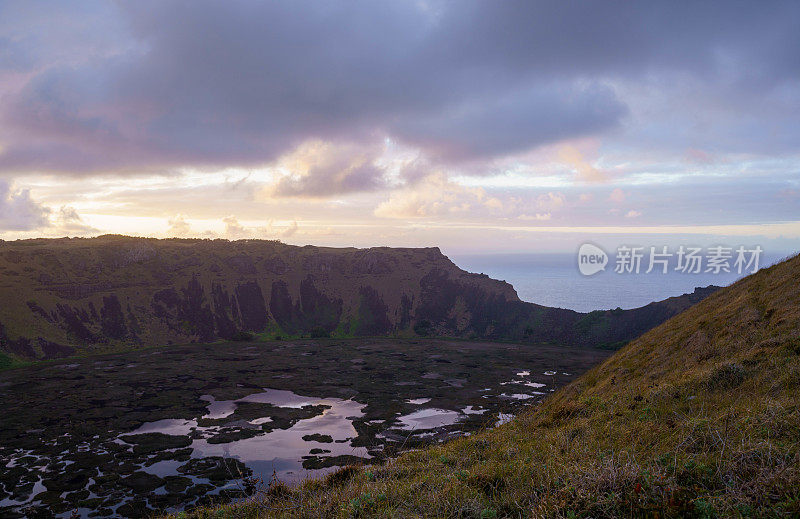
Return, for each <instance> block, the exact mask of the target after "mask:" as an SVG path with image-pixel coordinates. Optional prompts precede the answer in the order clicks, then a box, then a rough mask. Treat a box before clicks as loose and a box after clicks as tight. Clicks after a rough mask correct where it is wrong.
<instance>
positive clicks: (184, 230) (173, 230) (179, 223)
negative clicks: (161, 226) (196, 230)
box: [167, 214, 192, 237]
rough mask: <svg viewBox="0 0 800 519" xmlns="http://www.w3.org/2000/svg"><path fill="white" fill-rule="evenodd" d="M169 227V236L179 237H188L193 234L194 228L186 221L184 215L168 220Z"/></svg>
mask: <svg viewBox="0 0 800 519" xmlns="http://www.w3.org/2000/svg"><path fill="white" fill-rule="evenodd" d="M167 223H168V225H169V227H168V228H167V236H170V237H178V236H187V235H189V234H191V232H192V226H191V225H189V222H187V221H186V217H185V216H184V215H182V214H176V215H175V216H174V217H172V218H170V219H169V220H167Z"/></svg>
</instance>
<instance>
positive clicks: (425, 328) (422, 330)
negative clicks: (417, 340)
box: [414, 319, 433, 336]
mask: <svg viewBox="0 0 800 519" xmlns="http://www.w3.org/2000/svg"><path fill="white" fill-rule="evenodd" d="M432 327H433V325H432V324H431V322H430V321H428V320H427V319H423V320H421V321H418V322H417V324H415V325H414V333H416V334H417V335H422V336H425V335H428V334H430V333H431V328H432Z"/></svg>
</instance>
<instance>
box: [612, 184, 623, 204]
mask: <svg viewBox="0 0 800 519" xmlns="http://www.w3.org/2000/svg"><path fill="white" fill-rule="evenodd" d="M626 196H627V195H626V194H625V191H623V190H622V189H620V188H618V187H616V188H614V190H613V191H612V192H611V194H610V195H608V201H609V202H615V203H620V202H624V201H625V197H626Z"/></svg>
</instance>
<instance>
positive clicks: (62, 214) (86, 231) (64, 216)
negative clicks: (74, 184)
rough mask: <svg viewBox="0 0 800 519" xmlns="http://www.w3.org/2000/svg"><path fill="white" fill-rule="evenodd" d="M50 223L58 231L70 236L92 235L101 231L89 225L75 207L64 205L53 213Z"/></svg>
mask: <svg viewBox="0 0 800 519" xmlns="http://www.w3.org/2000/svg"><path fill="white" fill-rule="evenodd" d="M50 225H51V226H53V227H54V228H55V229H54V230H55V231H56V232H57V233H66V234H68V235H70V236H75V235H90V234H97V233H99V232H100V231H99V229H96V228H95V227H92V226H91V225H88V224H87V223H86V222H84V221H83V218H81V215H79V214H78V211H76V210H75V208H74V207H69V206H62V207H60V208H59V209H58V211H57V212H55V213H53V214H52V216H51V219H50Z"/></svg>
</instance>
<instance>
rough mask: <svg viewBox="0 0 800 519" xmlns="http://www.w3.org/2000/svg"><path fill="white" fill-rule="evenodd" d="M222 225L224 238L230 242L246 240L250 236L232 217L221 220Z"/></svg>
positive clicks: (249, 232) (248, 231)
mask: <svg viewBox="0 0 800 519" xmlns="http://www.w3.org/2000/svg"><path fill="white" fill-rule="evenodd" d="M222 223H224V224H225V236H227V237H228V238H230V239H232V240H236V239H240V238H246V237H249V236H250V234H251V231H250V230H248V229H245V227H244V226H243V225H242V224H240V223H239V220H238V219H237V218H236V217H235V216H233V215H230V216H226V217H225V218H223V219H222Z"/></svg>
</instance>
